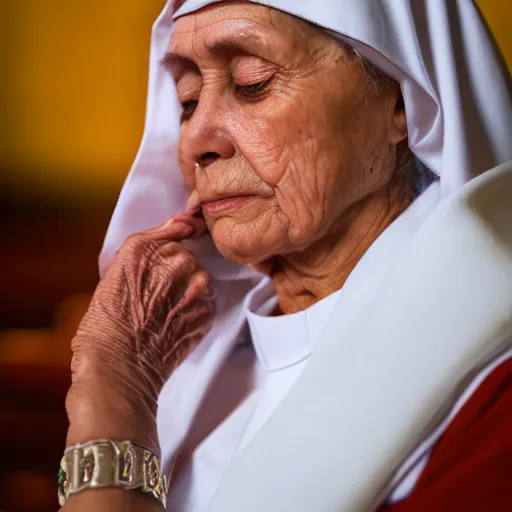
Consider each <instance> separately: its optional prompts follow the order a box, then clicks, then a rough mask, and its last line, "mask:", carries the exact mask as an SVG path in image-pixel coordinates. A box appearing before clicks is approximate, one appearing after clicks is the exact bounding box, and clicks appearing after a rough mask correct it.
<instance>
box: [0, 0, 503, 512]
mask: <svg viewBox="0 0 512 512" xmlns="http://www.w3.org/2000/svg"><path fill="white" fill-rule="evenodd" d="M447 1H451V0H447ZM0 3H1V5H0V24H1V30H0V38H1V39H0V43H1V44H0V58H1V69H2V77H3V78H2V80H1V86H0V87H1V94H0V101H1V102H2V103H1V105H2V112H3V114H2V119H3V121H2V123H1V128H0V129H1V137H0V512H33V511H37V512H46V511H55V510H57V508H58V507H57V504H56V500H55V476H56V470H57V468H58V465H59V460H60V456H61V452H62V449H63V447H64V438H65V432H66V417H65V412H64V406H63V403H64V397H65V394H66V390H67V387H68V385H69V371H68V364H69V358H70V350H69V342H70V339H71V337H72V336H73V334H74V331H75V329H76V327H77V324H78V322H79V321H80V318H81V316H82V314H83V312H84V310H85V308H86V307H87V304H88V301H89V298H90V294H91V292H92V291H93V290H94V287H95V284H96V281H97V278H98V276H97V266H96V264H97V263H96V262H97V254H98V251H99V249H100V247H101V243H102V239H103V235H104V233H105V230H106V227H107V224H108V221H109V217H110V215H111V213H112V210H113V208H114V205H115V202H116V199H117V195H118V193H119V189H120V187H121V185H122V182H123V180H124V177H125V175H126V173H127V172H128V170H129V168H130V165H131V162H132V160H133V158H134V156H135V154H136V151H137V148H138V144H139V141H140V138H141V136H142V129H143V121H144V110H145V97H146V82H147V67H148V53H149V38H150V29H151V24H152V22H153V21H154V19H155V18H156V17H157V15H158V13H159V11H160V10H161V8H162V7H163V4H164V0H109V1H105V0H87V1H85V2H77V1H74V0H44V1H41V0H2V2H0ZM477 3H478V4H479V6H480V7H481V9H482V11H483V14H484V16H485V17H486V19H487V21H488V23H489V25H490V27H491V30H492V31H493V33H494V35H495V37H496V39H497V41H498V44H499V46H500V47H501V50H502V52H503V54H504V56H505V58H506V60H507V62H508V65H509V66H512V30H510V27H511V26H512V25H511V21H512V2H511V1H510V0H478V2H477ZM490 93H492V92H491V91H490Z"/></svg>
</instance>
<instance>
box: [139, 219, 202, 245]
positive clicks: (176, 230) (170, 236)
mask: <svg viewBox="0 0 512 512" xmlns="http://www.w3.org/2000/svg"><path fill="white" fill-rule="evenodd" d="M195 230H196V227H195V226H194V224H193V223H192V222H190V221H189V220H188V218H183V217H182V214H176V215H173V216H172V217H171V218H170V219H168V220H167V221H166V222H164V223H163V224H161V225H160V226H157V227H155V228H152V229H150V230H148V231H147V232H146V233H147V234H148V235H149V236H150V237H151V238H152V239H154V240H175V241H180V240H185V239H186V238H190V237H191V236H192V235H193V234H194V233H195Z"/></svg>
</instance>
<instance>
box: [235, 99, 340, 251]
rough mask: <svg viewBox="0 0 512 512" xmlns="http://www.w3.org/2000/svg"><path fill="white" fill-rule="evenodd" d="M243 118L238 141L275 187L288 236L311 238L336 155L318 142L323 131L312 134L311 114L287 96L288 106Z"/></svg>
mask: <svg viewBox="0 0 512 512" xmlns="http://www.w3.org/2000/svg"><path fill="white" fill-rule="evenodd" d="M244 121H245V122H241V123H240V125H239V128H238V129H237V130H236V133H237V139H236V144H237V147H238V148H239V151H240V153H241V154H242V156H243V158H244V159H245V160H247V162H248V163H249V165H250V167H251V169H253V170H254V172H255V173H256V174H257V175H258V177H259V178H260V179H261V180H263V181H264V182H265V183H266V184H268V185H269V186H270V187H272V188H273V190H274V195H275V198H276V203H277V206H278V208H279V210H280V211H281V216H282V218H283V219H285V223H286V224H287V226H288V228H287V233H286V236H287V238H288V240H289V241H290V242H295V243H299V242H303V241H304V240H305V239H308V238H311V237H312V236H313V232H314V231H316V230H318V227H319V225H320V224H322V220H323V212H324V210H325V204H324V203H325V198H326V191H327V189H328V187H329V185H330V182H331V174H332V173H333V170H334V169H333V166H332V155H330V154H329V152H328V150H327V148H324V147H322V146H321V144H319V141H321V139H322V137H321V134H319V133H318V131H317V135H316V136H315V134H314V132H315V129H314V128H315V126H314V125H313V124H312V122H311V116H309V115H308V112H307V111H305V110H304V109H303V108H298V107H297V105H295V104H294V103H293V102H287V103H286V104H285V107H284V108H279V107H278V106H276V105H275V104H274V106H273V107H272V108H269V109H267V111H266V115H260V116H254V115H253V116H250V117H249V116H248V117H247V118H246V119H244ZM318 124H320V125H321V122H320V123H318ZM318 135H320V137H319V136H318ZM329 164H331V165H330V166H329Z"/></svg>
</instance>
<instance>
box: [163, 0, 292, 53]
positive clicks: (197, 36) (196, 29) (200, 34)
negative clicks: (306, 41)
mask: <svg viewBox="0 0 512 512" xmlns="http://www.w3.org/2000/svg"><path fill="white" fill-rule="evenodd" d="M300 23H301V22H300V21H299V20H298V19H296V18H294V17H292V16H290V15H287V14H284V13H282V12H280V11H276V10H275V9H272V8H270V7H266V6H263V5H258V4H253V3H249V2H225V3H220V4H212V5H210V6H208V7H205V8H203V9H200V10H199V11H196V12H193V13H191V14H187V15H185V16H182V17H180V18H178V19H177V21H176V23H175V26H174V29H173V32H172V35H171V40H170V44H169V51H170V52H172V53H175V54H178V55H179V54H181V53H182V52H183V51H184V50H188V49H190V47H193V46H195V45H198V44H204V45H206V46H207V47H210V48H213V49H215V47H220V46H223V45H224V46H226V45H233V44H234V45H236V43H238V44H239V45H245V44H249V43H251V44H259V45H261V46H268V45H269V44H271V43H270V42H271V41H272V43H275V40H276V38H280V39H281V40H283V39H286V36H292V37H293V36H294V35H296V34H294V28H297V27H296V25H297V24H300Z"/></svg>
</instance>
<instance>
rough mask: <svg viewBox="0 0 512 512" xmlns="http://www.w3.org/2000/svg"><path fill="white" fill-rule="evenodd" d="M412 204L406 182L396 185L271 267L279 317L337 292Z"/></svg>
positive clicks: (348, 213) (378, 193)
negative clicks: (368, 252) (374, 244)
mask: <svg viewBox="0 0 512 512" xmlns="http://www.w3.org/2000/svg"><path fill="white" fill-rule="evenodd" d="M412 198H413V194H412V190H411V188H410V186H409V184H408V181H407V180H406V179H403V178H400V179H398V180H395V181H394V182H392V183H390V184H389V185H387V186H386V187H385V188H383V189H380V190H378V191H377V192H375V193H373V194H372V195H371V196H368V197H367V198H365V199H363V200H362V201H360V202H359V203H357V204H356V205H354V206H353V207H352V208H351V209H350V211H349V212H347V213H346V215H344V218H343V219H342V220H341V221H340V222H339V223H338V225H337V226H336V227H335V228H334V229H332V230H331V231H330V232H329V233H328V234H327V235H326V236H324V237H323V238H322V239H320V240H318V241H317V242H315V243H313V244H312V245H310V246H309V247H307V249H306V250H304V251H301V252H295V253H291V254H286V255H282V256H277V257H276V258H274V259H273V260H272V262H269V263H270V268H271V270H270V276H271V277H272V280H273V283H274V288H275V290H276V293H277V296H278V300H279V309H280V313H282V314H289V313H296V312H298V311H302V310H304V309H306V308H308V307H309V306H311V305H313V304H314V303H315V302H317V301H319V300H321V299H323V298H325V297H327V296H328V295H330V294H331V293H334V292H335V291H337V290H339V289H340V288H341V287H342V286H343V284H344V283H345V281H346V280H347V278H348V276H349V275H350V273H351V272H352V270H353V269H354V267H355V266H356V264H357V262H358V261H359V260H360V259H361V257H362V256H363V255H364V253H365V252H366V251H367V250H368V248H369V247H370V246H371V245H372V244H373V242H374V241H375V240H376V239H377V237H378V236H379V235H380V234H381V233H382V232H383V231H384V230H385V229H386V228H387V227H388V226H389V225H390V224H391V223H392V222H393V221H394V220H395V219H396V218H397V217H398V216H399V215H400V214H401V213H402V212H403V211H404V210H405V209H406V208H407V207H408V206H409V205H410V203H411V202H412Z"/></svg>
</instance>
